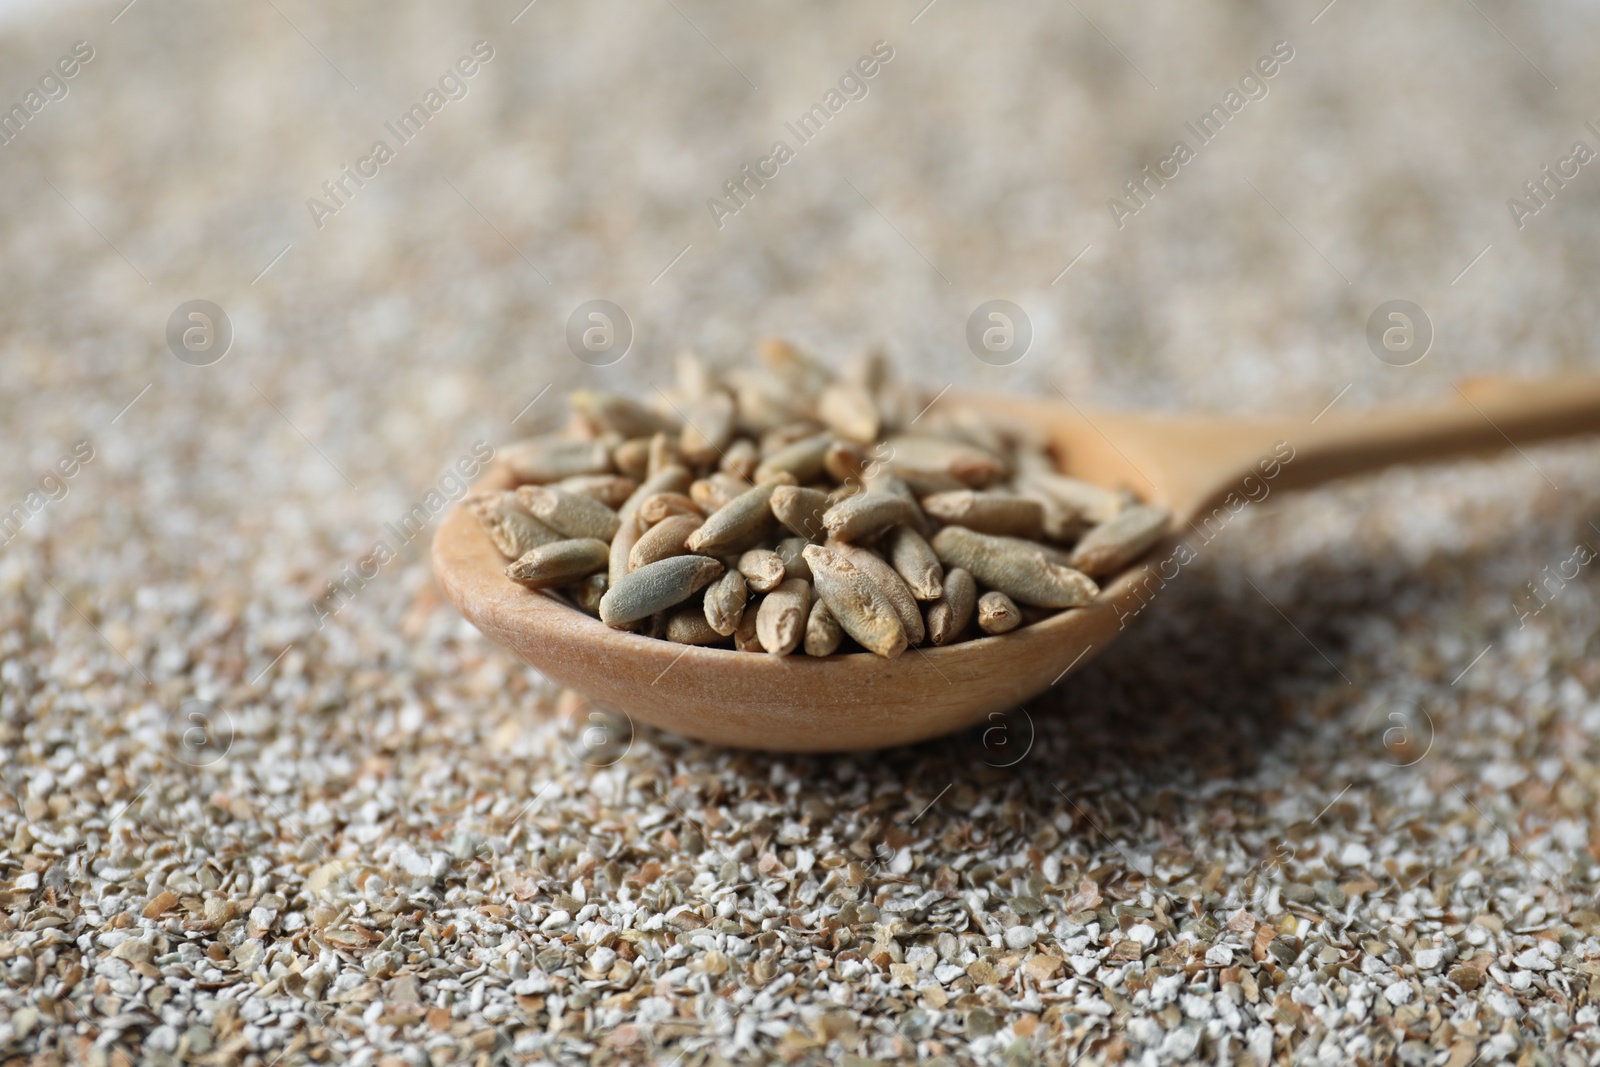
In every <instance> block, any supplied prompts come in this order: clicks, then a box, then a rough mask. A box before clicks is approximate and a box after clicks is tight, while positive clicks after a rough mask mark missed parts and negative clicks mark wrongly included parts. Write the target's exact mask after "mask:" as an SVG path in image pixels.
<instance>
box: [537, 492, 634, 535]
mask: <svg viewBox="0 0 1600 1067" xmlns="http://www.w3.org/2000/svg"><path fill="white" fill-rule="evenodd" d="M517 499H518V500H519V501H521V503H522V506H523V507H525V508H527V509H528V510H529V511H531V512H533V515H534V517H535V518H537V519H538V520H539V521H540V522H542V523H544V524H545V525H546V526H548V527H550V528H551V529H552V530H555V531H556V532H557V533H559V534H562V535H564V536H566V537H593V538H597V539H598V540H601V541H609V540H611V539H612V538H613V537H615V536H616V535H617V527H618V526H619V525H621V519H620V518H619V517H618V516H617V513H616V512H615V511H612V510H611V509H610V508H608V507H606V506H605V505H604V504H602V503H600V501H598V500H596V499H594V498H593V497H587V496H582V495H580V494H578V493H569V492H567V491H566V490H564V489H557V488H555V487H554V486H549V485H524V486H522V487H521V488H519V489H518V490H517Z"/></svg>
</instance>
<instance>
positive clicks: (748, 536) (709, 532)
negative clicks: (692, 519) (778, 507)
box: [689, 474, 791, 552]
mask: <svg viewBox="0 0 1600 1067" xmlns="http://www.w3.org/2000/svg"><path fill="white" fill-rule="evenodd" d="M783 477H785V478H788V477H791V476H790V475H787V474H785V475H783ZM777 487H778V483H771V484H767V485H758V486H754V487H752V488H750V489H747V490H746V491H745V492H743V493H740V494H739V495H738V496H736V497H734V498H733V499H732V500H730V501H729V502H728V503H727V504H726V505H724V506H723V507H720V508H718V509H717V510H716V511H714V512H712V513H711V514H710V515H709V516H708V517H707V518H706V521H705V524H704V525H703V526H701V527H700V529H698V530H696V531H695V532H694V535H693V536H692V537H691V538H690V539H689V550H690V551H691V552H727V551H731V550H733V549H735V548H741V549H742V548H747V547H749V546H750V545H752V544H754V543H755V542H757V541H759V540H760V539H761V538H762V537H763V536H764V535H765V534H766V532H767V530H768V529H769V528H770V527H771V525H772V523H773V521H774V520H773V517H772V491H773V490H774V489H776V488H777Z"/></svg>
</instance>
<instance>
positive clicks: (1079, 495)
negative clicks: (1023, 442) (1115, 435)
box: [1017, 469, 1124, 526]
mask: <svg viewBox="0 0 1600 1067" xmlns="http://www.w3.org/2000/svg"><path fill="white" fill-rule="evenodd" d="M1017 487H1018V488H1019V489H1020V490H1023V491H1029V490H1031V491H1034V492H1037V493H1039V494H1041V495H1043V496H1047V497H1049V498H1051V499H1052V500H1054V501H1056V502H1057V503H1058V504H1060V505H1061V506H1062V507H1063V508H1065V509H1066V510H1067V511H1069V512H1071V513H1072V514H1073V515H1075V516H1076V517H1077V518H1078V520H1079V521H1080V522H1082V523H1085V524H1087V525H1091V526H1095V525H1099V524H1100V523H1103V522H1110V521H1111V520H1112V519H1114V518H1116V517H1117V515H1118V514H1119V513H1120V512H1121V511H1122V509H1123V506H1124V501H1123V498H1122V495H1121V494H1120V493H1116V492H1114V491H1112V490H1110V489H1106V488H1104V487H1103V486H1098V485H1095V484H1094V483H1093V482H1086V481H1083V480H1082V479H1079V478H1070V477H1068V476H1067V475H1064V474H1057V473H1055V471H1054V470H1048V469H1047V470H1031V471H1029V472H1028V473H1027V474H1025V475H1023V476H1022V477H1020V478H1018V479H1017Z"/></svg>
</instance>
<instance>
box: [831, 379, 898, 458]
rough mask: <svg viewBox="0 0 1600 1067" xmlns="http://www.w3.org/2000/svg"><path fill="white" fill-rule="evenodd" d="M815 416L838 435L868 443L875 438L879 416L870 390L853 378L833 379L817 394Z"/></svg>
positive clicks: (879, 424)
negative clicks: (847, 380)
mask: <svg viewBox="0 0 1600 1067" xmlns="http://www.w3.org/2000/svg"><path fill="white" fill-rule="evenodd" d="M817 417H818V418H820V419H821V420H822V422H823V425H825V426H827V427H828V429H830V430H832V431H833V432H834V433H836V434H838V435H839V436H840V437H845V438H848V439H849V440H851V441H857V442H859V443H861V444H871V443H872V442H874V441H876V440H877V439H878V429H879V427H880V426H881V425H882V419H881V417H880V416H879V415H878V405H877V404H875V403H873V400H872V394H871V393H870V392H868V391H867V390H866V389H865V388H864V387H862V386H860V385H857V384H855V383H854V382H844V381H839V382H833V383H832V384H830V385H828V386H827V387H825V388H824V389H823V390H822V394H821V395H820V396H819V397H818V398H817Z"/></svg>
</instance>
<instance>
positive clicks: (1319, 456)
mask: <svg viewBox="0 0 1600 1067" xmlns="http://www.w3.org/2000/svg"><path fill="white" fill-rule="evenodd" d="M1219 430H1221V427H1210V426H1205V424H1200V422H1195V424H1187V426H1186V424H1184V422H1174V424H1173V426H1171V427H1170V440H1166V442H1163V443H1165V448H1162V451H1163V453H1168V454H1170V453H1171V450H1174V448H1176V450H1187V451H1189V454H1187V458H1186V459H1184V461H1182V462H1181V464H1179V466H1181V467H1186V469H1187V470H1184V472H1176V470H1165V469H1168V467H1171V461H1168V462H1163V464H1160V466H1162V467H1163V474H1168V475H1170V478H1168V486H1170V488H1171V491H1170V493H1168V496H1170V498H1171V502H1173V506H1174V509H1176V510H1179V514H1187V515H1195V514H1200V512H1208V510H1211V509H1214V507H1216V506H1218V504H1221V502H1222V501H1226V498H1227V494H1229V493H1238V491H1240V488H1245V490H1248V488H1250V486H1248V485H1245V482H1243V480H1245V478H1246V477H1248V475H1250V474H1253V472H1254V474H1256V475H1258V478H1259V470H1261V469H1259V461H1261V459H1259V458H1266V456H1272V458H1275V459H1280V461H1282V459H1283V454H1286V453H1288V454H1293V459H1290V461H1288V462H1283V464H1282V472H1280V475H1278V477H1277V478H1275V480H1274V488H1304V486H1312V485H1318V483H1322V482H1328V480H1331V478H1339V477H1344V475H1350V474H1360V472H1366V470H1376V469H1381V467H1387V466H1392V464H1406V462H1426V461H1435V459H1445V458H1451V456H1464V454H1477V453H1496V451H1502V450H1506V448H1517V450H1518V451H1522V448H1520V446H1522V445H1526V443H1531V442H1538V440H1547V438H1555V437H1571V435H1578V434H1590V432H1600V376H1595V378H1590V376H1571V378H1552V379H1544V381H1515V379H1501V378H1478V379H1470V381H1464V382H1461V384H1458V386H1456V387H1454V390H1453V392H1451V394H1450V395H1448V397H1446V400H1445V402H1443V403H1438V405H1427V406H1381V408H1373V410H1366V411H1349V413H1339V411H1338V410H1336V408H1334V410H1325V411H1323V413H1322V414H1318V416H1317V418H1315V419H1314V421H1310V422H1306V421H1298V419H1296V421H1286V419H1270V421H1261V422H1235V424H1234V426H1232V427H1227V430H1226V432H1219ZM1280 443H1282V445H1280ZM1275 446H1277V451H1275ZM1530 466H1533V462H1531V461H1530ZM1533 470H1534V472H1538V477H1541V478H1546V482H1549V478H1547V477H1546V475H1544V472H1539V469H1538V467H1533ZM1178 474H1184V475H1187V477H1186V478H1184V482H1176V480H1171V475H1178ZM1206 475H1210V477H1206ZM1552 486H1554V483H1552ZM1555 488H1558V486H1555Z"/></svg>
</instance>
